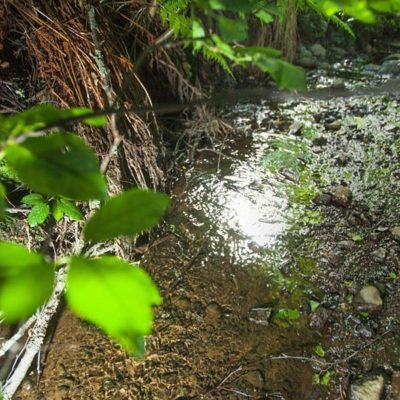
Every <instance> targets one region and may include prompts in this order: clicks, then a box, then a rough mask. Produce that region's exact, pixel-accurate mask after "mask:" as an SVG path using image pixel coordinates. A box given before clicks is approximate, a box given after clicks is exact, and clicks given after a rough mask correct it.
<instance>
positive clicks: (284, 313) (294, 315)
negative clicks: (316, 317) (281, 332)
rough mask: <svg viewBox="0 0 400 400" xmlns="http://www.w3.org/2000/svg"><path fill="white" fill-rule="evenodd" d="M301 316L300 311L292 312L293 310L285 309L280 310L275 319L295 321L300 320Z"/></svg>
mask: <svg viewBox="0 0 400 400" xmlns="http://www.w3.org/2000/svg"><path fill="white" fill-rule="evenodd" d="M300 316H301V314H300V311H299V310H296V309H294V310H292V309H288V308H284V309H281V310H279V311H278V312H277V313H276V315H275V318H277V319H286V320H289V321H294V320H297V319H299V318H300Z"/></svg>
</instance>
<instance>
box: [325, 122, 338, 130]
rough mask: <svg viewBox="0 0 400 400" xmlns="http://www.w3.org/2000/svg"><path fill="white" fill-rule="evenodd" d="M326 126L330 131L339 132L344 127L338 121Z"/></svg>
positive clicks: (328, 123)
mask: <svg viewBox="0 0 400 400" xmlns="http://www.w3.org/2000/svg"><path fill="white" fill-rule="evenodd" d="M324 126H325V129H326V130H328V131H338V130H339V129H340V128H341V127H342V123H341V122H340V121H339V120H337V121H333V122H327V123H326V124H325V125H324Z"/></svg>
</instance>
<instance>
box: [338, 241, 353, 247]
mask: <svg viewBox="0 0 400 400" xmlns="http://www.w3.org/2000/svg"><path fill="white" fill-rule="evenodd" d="M354 246H355V243H354V242H353V241H351V240H342V241H340V242H338V247H340V248H341V249H352V248H353V247H354Z"/></svg>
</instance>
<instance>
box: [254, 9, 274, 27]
mask: <svg viewBox="0 0 400 400" xmlns="http://www.w3.org/2000/svg"><path fill="white" fill-rule="evenodd" d="M254 15H255V16H256V17H257V18H258V19H259V20H260V21H262V22H264V24H270V23H271V22H273V21H274V17H273V16H272V15H271V14H269V13H267V12H266V11H264V10H259V11H257V12H256V13H255V14H254Z"/></svg>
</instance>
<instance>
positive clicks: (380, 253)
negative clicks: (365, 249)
mask: <svg viewBox="0 0 400 400" xmlns="http://www.w3.org/2000/svg"><path fill="white" fill-rule="evenodd" d="M372 255H373V256H374V258H376V259H378V260H384V259H385V258H386V249H384V248H383V247H379V249H376V250H375V251H374V252H372Z"/></svg>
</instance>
